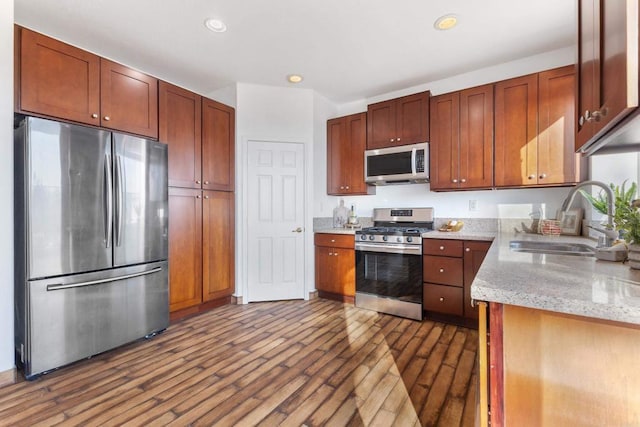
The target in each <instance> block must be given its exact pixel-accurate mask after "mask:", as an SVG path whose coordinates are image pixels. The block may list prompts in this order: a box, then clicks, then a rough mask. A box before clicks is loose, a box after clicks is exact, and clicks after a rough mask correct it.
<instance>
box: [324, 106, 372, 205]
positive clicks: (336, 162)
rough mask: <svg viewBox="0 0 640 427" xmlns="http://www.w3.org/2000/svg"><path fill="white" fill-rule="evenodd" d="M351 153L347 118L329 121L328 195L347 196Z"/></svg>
mask: <svg viewBox="0 0 640 427" xmlns="http://www.w3.org/2000/svg"><path fill="white" fill-rule="evenodd" d="M350 152H351V150H350V147H349V141H348V140H347V120H346V117H339V118H337V119H331V120H327V194H333V195H340V194H345V192H346V190H345V188H344V187H345V182H346V181H347V178H346V176H345V175H346V174H347V173H348V169H349V166H348V165H347V163H348V161H349V160H350V159H349V154H350ZM363 174H364V172H363Z"/></svg>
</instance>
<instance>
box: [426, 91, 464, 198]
mask: <svg viewBox="0 0 640 427" xmlns="http://www.w3.org/2000/svg"><path fill="white" fill-rule="evenodd" d="M429 120H430V129H431V136H430V145H429V151H430V156H429V158H430V168H429V174H430V178H431V180H430V188H431V190H432V191H437V190H447V189H455V188H458V183H457V180H458V177H459V176H460V161H459V159H460V92H454V93H447V94H444V95H438V96H434V97H432V98H431V108H430V114H429Z"/></svg>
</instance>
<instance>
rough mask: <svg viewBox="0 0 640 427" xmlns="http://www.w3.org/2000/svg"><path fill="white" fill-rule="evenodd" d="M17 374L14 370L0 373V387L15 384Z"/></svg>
mask: <svg viewBox="0 0 640 427" xmlns="http://www.w3.org/2000/svg"><path fill="white" fill-rule="evenodd" d="M17 372H18V371H17V370H16V368H13V369H9V370H8V371H3V372H0V387H4V386H7V385H11V384H15V383H16V380H17Z"/></svg>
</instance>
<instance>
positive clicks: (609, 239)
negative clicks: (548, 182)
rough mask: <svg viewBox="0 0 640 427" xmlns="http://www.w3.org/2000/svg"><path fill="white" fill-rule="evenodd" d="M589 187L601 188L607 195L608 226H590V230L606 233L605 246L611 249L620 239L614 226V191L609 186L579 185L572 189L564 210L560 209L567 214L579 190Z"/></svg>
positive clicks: (591, 183) (587, 183) (563, 204)
mask: <svg viewBox="0 0 640 427" xmlns="http://www.w3.org/2000/svg"><path fill="white" fill-rule="evenodd" d="M587 185H595V186H597V187H601V188H602V189H603V190H604V192H605V193H606V195H607V226H606V228H598V227H592V226H589V228H592V229H594V230H596V231H599V232H601V233H604V235H605V241H604V246H606V247H610V246H611V245H613V242H614V241H615V240H616V239H617V238H618V232H617V231H616V229H615V227H614V226H613V214H614V209H615V196H614V195H613V190H612V189H611V188H610V187H609V186H607V185H606V184H605V183H604V182H600V181H584V182H580V183H578V185H576V186H575V187H574V188H572V189H571V191H570V192H569V195H568V196H567V198H566V199H565V201H564V202H563V203H562V208H560V210H561V211H562V212H566V211H567V209H569V207H570V206H571V203H573V199H574V198H575V197H576V193H577V192H578V190H579V189H580V188H582V187H586V186H587Z"/></svg>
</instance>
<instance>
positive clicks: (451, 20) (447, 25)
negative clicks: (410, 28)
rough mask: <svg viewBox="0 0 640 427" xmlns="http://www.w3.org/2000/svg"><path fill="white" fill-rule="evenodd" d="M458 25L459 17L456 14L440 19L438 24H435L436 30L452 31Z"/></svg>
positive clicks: (437, 20)
mask: <svg viewBox="0 0 640 427" xmlns="http://www.w3.org/2000/svg"><path fill="white" fill-rule="evenodd" d="M457 23H458V17H457V16H456V15H454V14H451V13H450V14H448V15H443V16H441V17H440V18H438V19H436V22H435V23H434V24H433V26H434V27H435V29H436V30H443V31H444V30H450V29H452V28H453V27H455V26H456V24H457Z"/></svg>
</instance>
